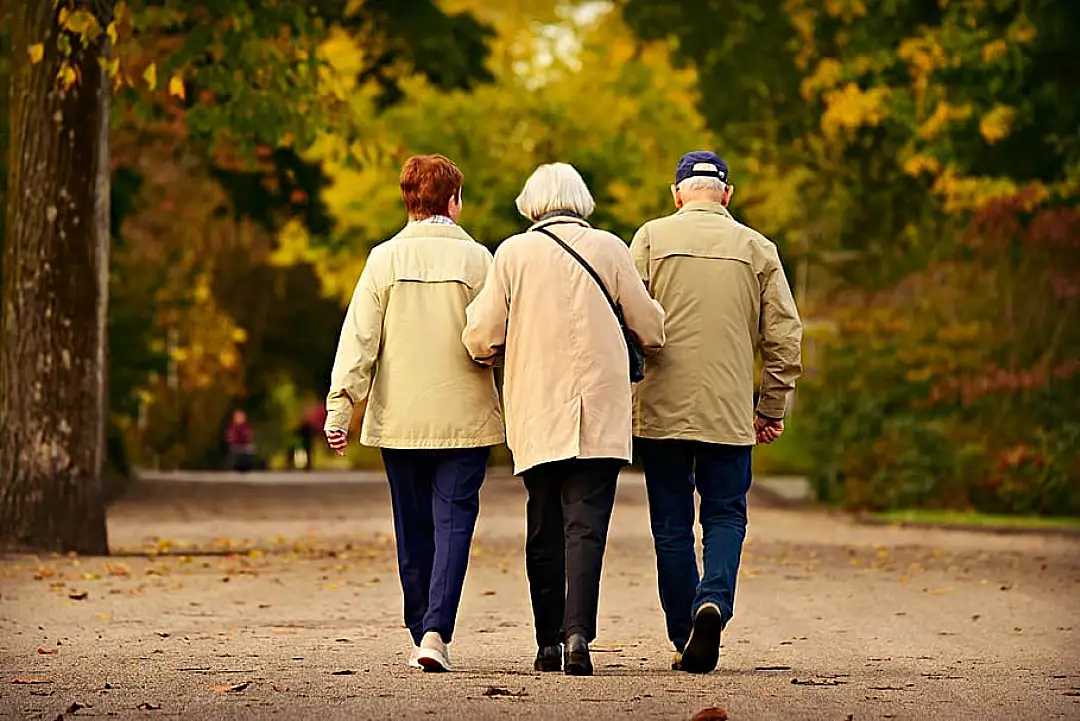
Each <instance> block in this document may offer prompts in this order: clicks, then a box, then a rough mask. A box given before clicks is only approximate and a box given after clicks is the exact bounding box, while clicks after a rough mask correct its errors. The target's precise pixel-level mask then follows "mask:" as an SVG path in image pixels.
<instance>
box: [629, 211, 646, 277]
mask: <svg viewBox="0 0 1080 721" xmlns="http://www.w3.org/2000/svg"><path fill="white" fill-rule="evenodd" d="M650 250H651V248H650V240H649V228H648V226H644V225H643V226H641V228H639V229H638V232H636V233H634V239H633V240H632V241H631V242H630V256H631V257H632V258H633V259H634V267H636V268H637V272H638V275H640V276H641V280H642V281H643V282H644V283H645V287H646V288H648V287H649V280H650V278H649V252H650Z"/></svg>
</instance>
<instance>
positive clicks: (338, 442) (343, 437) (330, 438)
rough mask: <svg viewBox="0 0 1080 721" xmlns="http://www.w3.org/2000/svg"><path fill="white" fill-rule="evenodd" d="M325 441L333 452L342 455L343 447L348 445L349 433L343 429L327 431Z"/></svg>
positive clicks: (343, 452)
mask: <svg viewBox="0 0 1080 721" xmlns="http://www.w3.org/2000/svg"><path fill="white" fill-rule="evenodd" d="M326 442H327V444H329V446H330V448H331V450H333V451H334V453H337V454H338V455H339V456H344V455H345V449H346V448H347V447H348V445H349V435H348V434H347V433H345V431H327V432H326Z"/></svg>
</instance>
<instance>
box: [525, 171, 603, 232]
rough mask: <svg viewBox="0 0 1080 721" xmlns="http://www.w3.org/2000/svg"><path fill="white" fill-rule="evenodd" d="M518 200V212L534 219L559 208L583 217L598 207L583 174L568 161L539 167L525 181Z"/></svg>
mask: <svg viewBox="0 0 1080 721" xmlns="http://www.w3.org/2000/svg"><path fill="white" fill-rule="evenodd" d="M515 202H516V204H517V209H518V212H519V213H521V214H522V215H524V216H525V217H526V218H528V219H529V220H532V221H536V220H539V219H540V218H541V217H543V216H544V215H546V214H547V213H551V212H553V211H558V210H568V211H570V212H572V213H574V214H576V215H580V216H581V217H582V218H587V217H589V216H590V215H592V212H593V211H594V210H596V201H595V200H593V197H592V193H590V192H589V187H588V186H587V185H585V181H584V180H583V179H582V177H581V174H580V173H578V171H577V170H575V169H574V166H572V165H568V164H566V163H550V164H546V165H541V166H540V167H538V168H537V169H536V170H535V171H533V174H532V175H530V176H529V179H528V180H526V181H525V187H524V188H522V189H521V194H520V195H518V197H517V201H515Z"/></svg>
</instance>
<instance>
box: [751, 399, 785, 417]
mask: <svg viewBox="0 0 1080 721" xmlns="http://www.w3.org/2000/svg"><path fill="white" fill-rule="evenodd" d="M786 413H787V396H786V395H782V396H779V397H773V398H770V397H768V396H766V395H764V394H763V395H762V396H761V399H760V400H758V404H757V414H758V415H759V416H761V417H762V418H764V419H766V420H770V421H782V420H784V416H785V415H786Z"/></svg>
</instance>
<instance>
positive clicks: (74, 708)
mask: <svg viewBox="0 0 1080 721" xmlns="http://www.w3.org/2000/svg"><path fill="white" fill-rule="evenodd" d="M83 708H90V704H88V703H79V702H78V701H72V702H71V705H70V706H68V707H67V710H66V711H64V713H75V712H76V711H78V710H79V709H83Z"/></svg>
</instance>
